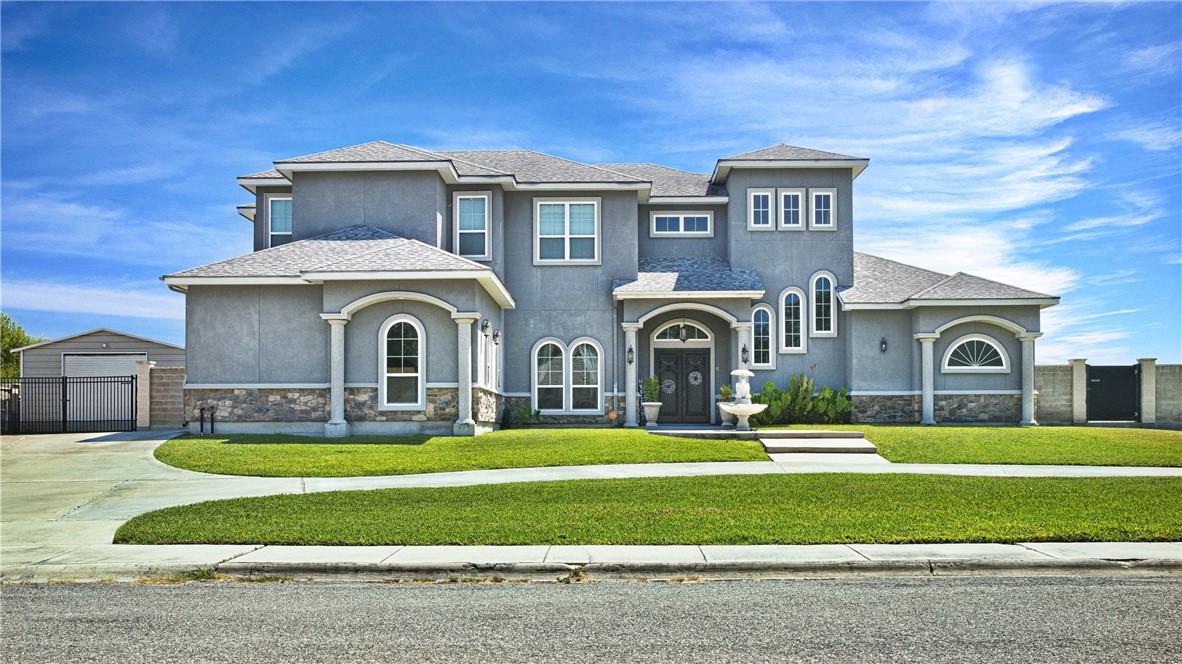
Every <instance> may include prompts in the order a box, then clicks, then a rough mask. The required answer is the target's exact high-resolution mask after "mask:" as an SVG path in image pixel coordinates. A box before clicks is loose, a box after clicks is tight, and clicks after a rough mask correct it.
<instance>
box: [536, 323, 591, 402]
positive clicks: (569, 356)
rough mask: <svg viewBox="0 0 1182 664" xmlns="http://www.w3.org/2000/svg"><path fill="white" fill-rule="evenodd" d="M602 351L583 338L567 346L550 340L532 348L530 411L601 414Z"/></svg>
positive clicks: (586, 338)
mask: <svg viewBox="0 0 1182 664" xmlns="http://www.w3.org/2000/svg"><path fill="white" fill-rule="evenodd" d="M602 357H603V348H602V347H601V346H600V345H599V343H598V342H596V341H595V340H593V339H591V338H589V337H583V338H581V339H576V340H575V341H574V342H572V343H571V344H570V345H569V346H568V345H567V344H564V343H563V342H562V341H560V340H558V339H554V338H548V339H543V340H541V341H539V342H538V343H537V344H536V345H535V346H534V352H533V359H534V379H533V407H534V408H535V409H537V410H540V411H542V412H543V413H551V414H553V413H586V414H590V413H602V412H603V392H602V387H601V386H602V384H603V362H602V360H601V358H602Z"/></svg>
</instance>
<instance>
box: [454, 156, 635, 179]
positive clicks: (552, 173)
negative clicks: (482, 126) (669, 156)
mask: <svg viewBox="0 0 1182 664" xmlns="http://www.w3.org/2000/svg"><path fill="white" fill-rule="evenodd" d="M439 154H441V155H443V156H446V157H454V158H456V159H462V160H464V161H466V162H469V163H472V164H480V165H481V166H485V167H489V168H494V169H496V170H498V171H500V172H503V173H511V174H512V175H513V176H514V177H515V178H517V181H518V182H528V183H537V184H540V183H553V182H623V183H636V184H640V183H643V182H645V180H643V179H641V178H635V177H632V176H629V175H626V174H624V173H617V172H615V171H611V170H608V169H606V168H599V167H596V166H590V165H588V164H581V163H579V162H577V161H571V160H569V159H563V158H561V157H555V156H553V155H548V154H544V153H541V152H534V151H533V150H452V151H448V152H440V153H439ZM457 170H458V167H457ZM461 174H462V173H461Z"/></svg>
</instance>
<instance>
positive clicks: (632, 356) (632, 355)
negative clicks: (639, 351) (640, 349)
mask: <svg viewBox="0 0 1182 664" xmlns="http://www.w3.org/2000/svg"><path fill="white" fill-rule="evenodd" d="M627 358H628V364H632V363H633V362H635V361H636V351H635V350H632V346H628V354H627Z"/></svg>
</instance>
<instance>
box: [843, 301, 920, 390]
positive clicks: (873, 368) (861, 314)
mask: <svg viewBox="0 0 1182 664" xmlns="http://www.w3.org/2000/svg"><path fill="white" fill-rule="evenodd" d="M845 320H846V321H847V325H846V331H845V334H846V336H847V338H848V342H849V348H850V358H851V359H850V379H851V384H850V389H851V390H855V391H857V390H870V391H900V392H905V391H910V390H918V389H919V388H920V383H919V374H918V365H916V364H915V363H914V362H913V359H914V358H913V356H914V355H915V354H916V353H918V352H919V342H917V341H915V339H914V337H913V336H912V335H913V334H914V331H913V330H912V328H911V312H910V311H890V310H887V311H874V310H870V311H853V312H850V313H848V314H847V315H846V317H845ZM884 337H885V338H886V340H887V350H886V352H885V353H884V352H882V351H881V350H880V345H881V341H882V339H883V338H884Z"/></svg>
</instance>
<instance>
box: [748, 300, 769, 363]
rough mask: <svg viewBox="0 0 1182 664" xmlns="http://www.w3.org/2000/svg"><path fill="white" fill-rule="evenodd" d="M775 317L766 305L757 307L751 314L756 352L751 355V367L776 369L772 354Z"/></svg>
mask: <svg viewBox="0 0 1182 664" xmlns="http://www.w3.org/2000/svg"><path fill="white" fill-rule="evenodd" d="M774 320H775V316H773V314H772V308H771V307H769V306H768V305H766V304H761V305H758V306H757V307H755V310H754V311H752V312H751V322H752V335H751V340H752V345H753V346H754V348H755V352H754V353H752V354H751V366H752V367H756V368H760V367H763V368H775V362H774V361H773V358H774V355H773V354H772V334H773V332H772V328H773V321H774Z"/></svg>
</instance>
